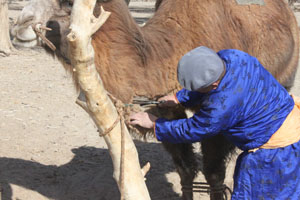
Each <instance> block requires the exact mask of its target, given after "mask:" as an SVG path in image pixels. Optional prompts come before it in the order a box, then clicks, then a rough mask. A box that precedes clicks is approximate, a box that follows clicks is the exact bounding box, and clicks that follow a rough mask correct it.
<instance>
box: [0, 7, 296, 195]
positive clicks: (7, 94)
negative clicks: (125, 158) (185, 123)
mask: <svg viewBox="0 0 300 200" xmlns="http://www.w3.org/2000/svg"><path fill="white" fill-rule="evenodd" d="M24 3H26V2H24V1H12V2H11V4H10V11H9V15H10V18H11V20H12V21H14V20H15V19H16V17H17V15H18V13H19V12H20V9H21V8H22V6H23V5H24ZM144 3H146V4H144V5H146V6H148V7H149V8H150V9H152V8H153V2H151V1H149V2H144ZM133 5H139V2H132V3H131V6H133ZM133 12H134V11H133ZM295 14H296V16H297V19H298V20H300V13H299V12H295ZM136 15H139V13H136ZM142 18H143V16H142ZM0 70H1V71H0V134H1V137H0V184H1V186H2V195H3V197H2V200H10V199H14V200H46V199H56V200H86V199H90V200H95V199H100V200H115V199H119V192H118V188H117V185H116V183H115V181H114V180H113V178H112V172H113V170H112V163H111V159H110V156H109V153H108V151H107V147H106V144H105V142H104V140H103V139H102V138H100V137H99V136H98V134H97V132H96V128H95V126H94V124H93V122H92V120H91V119H90V118H89V116H88V115H87V114H86V113H85V111H83V110H82V109H81V108H80V107H79V106H77V105H76V104H75V103H74V102H75V100H76V98H77V94H76V92H75V90H74V88H73V85H72V81H71V77H70V76H69V75H68V74H67V73H66V72H65V71H64V69H63V68H62V66H61V64H60V63H59V62H58V61H57V60H55V59H53V58H52V57H51V56H49V55H47V54H46V53H45V52H44V50H43V49H41V48H34V49H19V50H18V51H16V52H15V53H13V54H12V55H11V56H9V57H6V58H0ZM299 88H300V70H298V74H297V77H296V81H295V87H294V88H293V90H292V93H294V94H296V95H300V90H299ZM135 144H136V146H137V149H138V152H139V156H140V162H141V165H144V164H145V163H146V162H147V161H149V162H150V163H151V165H152V168H151V170H150V172H149V173H148V175H147V186H148V189H149V192H150V195H151V198H152V199H153V200H164V199H168V200H175V199H176V200H177V199H180V194H181V192H180V184H179V177H178V175H177V173H176V172H175V169H174V166H173V164H172V162H171V158H170V156H169V155H168V154H167V153H166V152H165V151H164V150H163V148H162V146H161V145H160V144H159V143H158V142H155V141H153V142H148V143H145V142H141V141H137V140H136V141H135ZM233 167H234V163H233V162H231V163H229V168H228V174H227V178H226V183H227V184H228V185H230V186H231V184H232V173H233ZM197 179H198V181H200V180H202V181H203V177H202V174H201V173H199V176H198V178H197ZM195 197H196V199H200V198H201V199H204V200H207V199H208V196H207V195H206V194H202V195H199V194H196V195H195ZM0 199H1V198H0Z"/></svg>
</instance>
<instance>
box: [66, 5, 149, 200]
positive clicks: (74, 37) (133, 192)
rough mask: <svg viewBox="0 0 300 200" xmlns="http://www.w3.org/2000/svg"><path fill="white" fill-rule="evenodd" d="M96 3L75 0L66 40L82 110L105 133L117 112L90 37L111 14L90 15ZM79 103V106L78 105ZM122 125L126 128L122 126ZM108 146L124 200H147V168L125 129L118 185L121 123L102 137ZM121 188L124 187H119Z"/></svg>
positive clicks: (102, 11)
mask: <svg viewBox="0 0 300 200" xmlns="http://www.w3.org/2000/svg"><path fill="white" fill-rule="evenodd" d="M95 3H96V0H75V1H74V4H73V8H72V14H71V25H70V30H71V32H70V34H69V35H68V41H69V46H70V48H69V49H70V58H71V63H72V66H73V67H75V69H76V73H77V76H78V81H79V84H80V87H81V89H82V91H83V92H84V94H85V98H86V106H83V107H84V108H85V110H86V111H87V112H88V113H89V114H90V116H91V117H92V119H93V120H94V122H95V124H96V125H97V127H98V129H99V131H100V132H104V131H105V130H107V129H108V128H110V127H111V126H112V124H114V122H115V121H116V119H118V113H117V110H116V108H115V106H114V104H113V103H112V101H111V100H110V98H109V97H108V95H107V92H106V90H105V88H104V87H103V83H102V80H101V78H100V75H99V74H98V72H97V70H96V68H95V63H94V49H93V47H92V44H91V36H92V35H93V34H94V33H95V32H96V31H97V30H98V29H99V28H100V27H101V26H102V24H104V23H105V21H106V20H107V19H108V17H109V15H110V12H106V11H104V10H103V8H101V14H100V16H99V17H98V18H96V17H95V16H94V15H93V10H94V7H95ZM81 104H82V103H81ZM124 126H125V125H124ZM104 139H105V142H106V144H107V146H108V149H109V152H110V155H111V158H112V162H113V166H114V175H113V176H114V179H115V180H116V181H117V183H118V186H119V190H120V191H122V189H124V192H122V193H123V194H121V197H122V198H123V199H126V200H137V199H139V200H144V199H145V200H146V199H150V196H149V193H148V190H147V187H146V184H145V181H144V175H145V172H146V171H147V168H149V166H148V165H147V166H146V167H145V168H146V169H141V168H140V164H139V159H138V153H137V150H136V147H135V145H134V143H133V141H132V138H131V136H130V135H129V132H128V130H127V128H126V126H125V129H124V139H125V148H124V149H125V152H124V153H125V158H124V160H125V165H124V170H125V172H126V173H125V174H124V183H125V184H124V186H122V185H121V184H120V164H121V123H120V122H118V123H117V125H116V126H115V127H114V128H113V129H112V130H111V132H110V133H109V134H107V135H105V136H104ZM122 187H124V188H122Z"/></svg>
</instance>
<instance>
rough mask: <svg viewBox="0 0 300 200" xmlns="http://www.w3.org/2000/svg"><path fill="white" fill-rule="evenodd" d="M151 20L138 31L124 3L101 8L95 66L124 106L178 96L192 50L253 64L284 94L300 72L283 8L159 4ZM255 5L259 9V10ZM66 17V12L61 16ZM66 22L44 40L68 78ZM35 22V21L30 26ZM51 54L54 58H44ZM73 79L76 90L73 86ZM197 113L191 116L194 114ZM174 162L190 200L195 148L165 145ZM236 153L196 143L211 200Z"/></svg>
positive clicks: (210, 142) (208, 1)
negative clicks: (180, 69)
mask: <svg viewBox="0 0 300 200" xmlns="http://www.w3.org/2000/svg"><path fill="white" fill-rule="evenodd" d="M158 2H159V3H157V4H156V9H157V11H156V12H155V15H154V16H153V17H152V18H151V19H149V21H148V22H147V23H146V24H145V25H144V26H143V27H139V26H138V25H137V24H136V23H135V22H134V20H133V18H132V17H131V15H130V12H129V10H128V8H127V6H126V3H125V2H124V1H123V0H110V1H105V2H104V1H99V2H98V3H97V5H96V8H95V10H94V14H95V15H96V16H98V15H99V13H100V6H103V8H104V9H105V10H107V11H109V12H111V15H110V16H109V18H108V19H107V21H106V22H105V23H104V24H103V26H102V27H101V28H100V29H99V30H98V31H97V32H96V33H95V34H94V35H93V37H92V45H93V47H94V51H95V65H96V68H97V71H98V73H99V75H100V76H101V78H102V80H103V84H104V86H105V88H106V90H107V91H108V92H109V93H111V94H113V95H114V96H115V97H116V98H118V99H120V100H121V101H122V102H123V103H131V102H132V100H133V98H135V97H147V98H148V99H157V98H158V97H161V96H163V95H166V94H169V93H173V92H176V91H178V90H179V89H180V88H181V87H180V85H179V83H178V82H177V75H176V68H177V62H178V60H179V59H180V57H181V56H182V55H184V54H185V53H186V52H188V51H189V50H191V49H193V48H195V47H197V46H200V45H204V46H208V47H209V48H212V49H214V50H215V51H218V50H221V49H228V48H234V49H239V50H242V51H245V52H247V53H249V54H251V55H252V56H255V57H257V58H258V59H259V61H260V62H261V63H262V64H263V66H265V67H266V69H267V70H268V71H269V72H271V73H272V74H273V75H274V77H275V78H276V79H277V80H278V81H279V82H280V83H281V84H282V85H283V86H284V87H285V88H286V89H287V90H289V89H290V88H291V87H292V85H293V81H294V77H295V72H296V70H297V66H298V54H299V33H298V26H297V23H296V19H295V17H294V15H293V13H292V11H291V9H290V8H289V7H288V4H287V3H286V2H284V1H281V0H280V1H272V0H261V1H256V3H251V2H250V3H249V2H246V3H245V4H244V3H243V2H245V1H236V0H221V1H220V0H218V1H217V0H203V1H199V0H185V1H182V0H159V1H158ZM257 2H258V3H257ZM61 9H63V7H62V8H61ZM69 17H70V16H69V15H64V16H52V17H51V18H50V19H49V20H48V21H43V22H42V23H43V24H44V25H47V27H49V28H51V29H52V31H47V32H46V37H47V38H48V39H49V40H50V41H51V42H52V43H53V44H54V45H55V46H56V50H55V52H54V53H55V54H56V55H57V56H58V58H59V59H60V60H61V62H62V63H63V64H64V66H65V68H66V69H67V70H68V71H70V73H73V74H74V73H76V71H75V70H73V66H71V62H70V57H69V55H70V54H69V49H68V48H69V47H68V43H67V40H66V36H67V34H68V33H69V29H68V27H69V25H70V22H69V20H70V18H69ZM33 22H35V21H34V20H33V21H32V23H33ZM49 52H51V51H49ZM73 77H74V81H75V85H77V87H78V80H76V76H73ZM196 110H197V108H194V111H196ZM150 111H151V112H157V113H159V114H160V116H164V117H165V116H166V115H167V117H169V118H183V117H186V114H185V113H184V109H178V110H162V109H160V108H157V107H154V108H151V110H150ZM163 145H164V147H165V148H166V150H167V151H168V152H169V153H170V154H171V156H172V158H173V161H174V163H175V165H176V168H177V171H178V173H179V175H180V178H181V184H182V186H183V194H182V198H183V199H185V200H190V199H193V195H192V192H191V191H190V190H185V188H190V187H191V186H192V184H193V179H194V178H195V176H196V174H197V172H198V171H199V167H198V159H197V155H196V153H195V152H194V151H193V146H192V144H169V143H163ZM234 149H235V148H234V147H233V145H232V144H230V143H229V142H228V141H227V140H226V139H225V138H224V137H223V136H222V135H218V136H216V137H212V138H210V139H206V140H204V141H201V150H202V153H203V173H204V175H205V178H206V181H207V182H208V184H209V185H210V186H211V189H210V191H211V193H210V197H211V199H214V200H216V199H223V191H220V190H218V189H216V188H220V187H222V185H223V182H224V178H225V168H226V159H227V158H230V153H231V152H233V151H234Z"/></svg>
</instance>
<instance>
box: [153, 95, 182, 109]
mask: <svg viewBox="0 0 300 200" xmlns="http://www.w3.org/2000/svg"><path fill="white" fill-rule="evenodd" d="M158 101H159V102H162V103H159V104H158V106H160V107H174V106H176V105H177V104H179V102H178V100H177V98H176V96H175V95H174V94H170V95H167V96H164V97H161V98H159V99H158Z"/></svg>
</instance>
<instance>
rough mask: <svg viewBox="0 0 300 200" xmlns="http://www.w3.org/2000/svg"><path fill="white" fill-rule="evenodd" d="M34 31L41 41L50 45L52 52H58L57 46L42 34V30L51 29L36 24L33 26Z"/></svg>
mask: <svg viewBox="0 0 300 200" xmlns="http://www.w3.org/2000/svg"><path fill="white" fill-rule="evenodd" d="M31 27H32V29H33V30H34V32H35V33H36V34H37V36H39V37H40V38H41V40H43V41H44V42H45V44H47V45H48V47H49V48H50V49H51V50H52V51H55V50H56V47H55V45H54V44H53V43H52V42H50V40H48V39H47V38H46V37H45V36H44V35H43V34H42V30H48V31H49V30H51V29H50V28H47V27H44V26H42V25H41V23H36V24H33V25H32V26H31Z"/></svg>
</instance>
